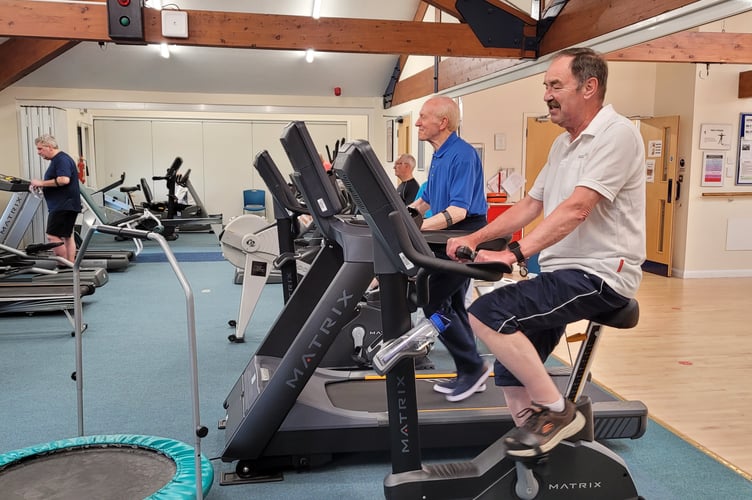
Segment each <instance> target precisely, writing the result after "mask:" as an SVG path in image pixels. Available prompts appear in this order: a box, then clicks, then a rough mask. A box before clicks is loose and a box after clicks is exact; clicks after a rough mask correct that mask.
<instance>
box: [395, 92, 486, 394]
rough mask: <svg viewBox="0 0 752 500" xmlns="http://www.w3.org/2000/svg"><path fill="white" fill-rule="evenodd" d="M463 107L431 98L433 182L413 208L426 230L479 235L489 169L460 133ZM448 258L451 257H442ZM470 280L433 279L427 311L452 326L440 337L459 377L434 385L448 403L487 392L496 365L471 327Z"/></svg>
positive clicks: (427, 108) (422, 136)
mask: <svg viewBox="0 0 752 500" xmlns="http://www.w3.org/2000/svg"><path fill="white" fill-rule="evenodd" d="M459 122H460V112H459V106H458V105H457V103H455V102H454V101H453V100H452V99H450V98H449V97H445V96H434V97H431V98H429V99H428V100H427V101H426V102H425V103H424V104H423V106H422V108H421V110H420V114H419V116H418V120H417V121H416V122H415V126H416V127H417V128H418V139H419V140H421V141H428V142H429V143H430V144H431V146H433V148H434V153H433V157H432V159H431V167H430V171H429V173H428V181H427V185H426V187H425V189H424V190H423V192H422V194H421V195H420V197H419V198H416V200H415V201H414V202H413V203H411V204H410V206H411V207H413V208H415V209H416V210H418V211H419V212H420V213H421V214H423V215H424V217H425V214H426V213H427V212H428V211H429V210H431V212H432V213H433V215H431V216H430V217H425V218H424V220H423V225H422V226H421V229H423V230H437V229H447V228H449V229H453V230H463V231H468V232H470V231H475V230H477V229H480V228H482V227H484V226H485V225H486V212H487V211H488V205H487V204H486V194H485V186H484V184H485V182H484V178H483V166H482V165H481V162H480V158H478V153H476V151H475V149H474V148H473V147H472V146H471V145H470V144H468V143H467V142H465V141H464V140H462V139H461V138H460V137H459V136H458V135H457V128H458V127H459ZM438 256H440V257H443V258H448V257H447V256H446V255H445V254H442V255H438ZM469 285H470V280H469V279H468V278H464V277H462V276H457V275H454V274H440V275H437V276H436V277H434V278H433V279H432V280H431V299H430V303H429V304H427V305H426V306H425V307H423V313H424V314H425V315H426V317H430V316H431V315H432V314H433V313H435V312H440V313H442V314H444V315H445V316H447V317H448V318H449V320H450V322H451V323H450V326H449V327H448V328H447V329H446V330H445V331H444V332H443V333H442V334H441V335H440V336H439V338H440V339H441V341H442V342H443V343H444V345H445V346H446V347H447V350H448V351H449V353H450V354H451V356H452V359H453V360H454V363H455V365H456V368H457V377H456V378H455V379H451V380H448V381H446V382H439V383H437V384H435V385H434V386H433V388H434V390H435V391H436V392H440V393H442V394H445V395H446V399H447V400H448V401H453V402H454V401H462V400H464V399H467V398H468V397H470V396H472V395H473V394H474V393H476V392H481V391H483V390H485V388H486V380H487V379H488V375H489V374H490V373H491V369H492V366H491V364H490V363H486V362H484V361H483V359H482V358H481V357H480V355H479V354H478V349H477V347H476V344H475V336H474V335H473V332H472V330H471V328H470V322H469V319H468V315H467V311H466V310H465V295H466V293H467V290H468V287H469Z"/></svg>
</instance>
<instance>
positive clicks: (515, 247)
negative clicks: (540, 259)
mask: <svg viewBox="0 0 752 500" xmlns="http://www.w3.org/2000/svg"><path fill="white" fill-rule="evenodd" d="M507 249H508V250H509V251H510V252H512V253H513V254H514V256H515V257H517V262H518V263H519V264H523V263H524V262H525V260H526V259H525V256H524V255H522V250H520V244H519V243H518V242H516V241H512V242H511V243H509V244H508V245H507Z"/></svg>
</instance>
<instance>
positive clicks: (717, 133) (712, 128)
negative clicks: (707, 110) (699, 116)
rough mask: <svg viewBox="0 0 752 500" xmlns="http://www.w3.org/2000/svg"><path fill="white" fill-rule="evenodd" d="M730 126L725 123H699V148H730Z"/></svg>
mask: <svg viewBox="0 0 752 500" xmlns="http://www.w3.org/2000/svg"><path fill="white" fill-rule="evenodd" d="M731 128H732V126H731V124H727V123H703V124H702V125H700V149H722V150H729V149H731Z"/></svg>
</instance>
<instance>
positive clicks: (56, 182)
mask: <svg viewBox="0 0 752 500" xmlns="http://www.w3.org/2000/svg"><path fill="white" fill-rule="evenodd" d="M55 185H56V186H57V187H60V183H59V182H58V181H57V177H55Z"/></svg>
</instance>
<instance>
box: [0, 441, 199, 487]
mask: <svg viewBox="0 0 752 500" xmlns="http://www.w3.org/2000/svg"><path fill="white" fill-rule="evenodd" d="M110 447H123V448H126V447H127V448H138V449H144V450H150V451H154V452H155V453H159V454H161V455H164V456H165V457H167V458H169V459H170V460H172V461H173V462H174V463H175V475H174V476H173V477H172V479H171V480H170V481H169V482H168V483H167V484H165V485H164V486H163V487H162V488H160V489H159V490H158V491H156V492H154V493H153V494H152V495H150V496H149V497H147V498H148V499H149V500H167V499H174V498H193V497H195V495H196V488H197V485H198V484H199V483H198V478H197V477H196V470H197V468H196V467H194V465H195V464H194V459H193V457H194V451H195V450H194V449H193V447H191V446H189V445H187V444H185V443H183V442H180V441H175V440H173V439H167V438H162V437H157V436H141V435H134V434H109V435H100V436H84V437H77V438H71V439H61V440H59V441H53V442H49V443H44V444H38V445H34V446H29V447H26V448H22V449H19V450H14V451H9V452H7V453H4V454H2V455H0V473H2V471H3V470H4V469H5V468H7V467H13V466H14V465H16V464H18V463H19V462H23V461H26V460H33V459H34V457H36V456H41V455H51V454H54V453H56V452H60V451H65V450H75V449H78V448H110ZM200 470H201V483H200V484H201V485H202V490H203V494H204V495H206V494H208V493H209V489H210V488H211V486H212V483H213V482H214V467H213V466H212V464H211V462H210V461H209V460H208V459H207V458H206V457H204V456H203V455H202V456H201V468H200Z"/></svg>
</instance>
